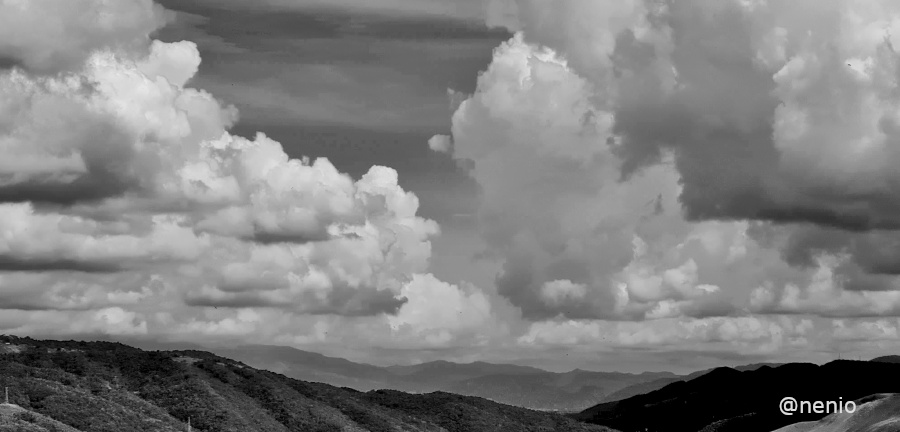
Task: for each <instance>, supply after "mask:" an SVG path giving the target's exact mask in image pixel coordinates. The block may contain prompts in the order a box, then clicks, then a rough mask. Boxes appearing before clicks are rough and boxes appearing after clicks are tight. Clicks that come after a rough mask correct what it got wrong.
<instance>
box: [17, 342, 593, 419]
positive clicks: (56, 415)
mask: <svg viewBox="0 0 900 432" xmlns="http://www.w3.org/2000/svg"><path fill="white" fill-rule="evenodd" d="M3 343H6V344H8V345H4V346H6V347H7V348H6V349H4V351H3V353H2V354H0V387H3V386H9V388H10V401H11V402H12V403H14V404H16V405H18V406H20V407H21V409H22V410H27V411H26V412H33V413H34V414H33V415H34V416H35V418H36V419H38V420H44V419H47V421H56V422H59V423H60V424H64V425H65V426H66V427H68V428H70V429H59V427H62V426H61V425H57V424H56V423H54V425H57V427H58V428H57V429H55V430H57V431H59V432H72V431H81V432H138V431H160V432H162V431H182V430H185V422H186V421H187V419H188V418H190V419H191V422H192V425H193V426H194V430H196V431H199V432H204V431H206V432H212V431H217V432H219V431H222V432H228V431H234V432H238V431H240V432H269V431H273V432H288V431H303V432H337V431H341V432H365V431H373V432H382V431H384V432H387V431H392V432H416V431H423V432H424V431H428V432H463V431H465V432H480V431H507V432H520V431H521V432H551V431H567V432H568V431H572V432H588V431H591V432H609V429H607V428H605V427H601V426H596V425H588V424H584V423H579V422H577V421H575V420H573V419H571V418H568V417H565V416H562V415H559V414H553V413H543V412H538V411H531V410H527V409H523V408H517V407H512V406H506V405H502V404H498V403H495V402H491V401H487V400H485V399H480V398H474V397H464V396H458V395H452V394H448V393H431V394H424V395H411V394H406V393H401V392H396V391H372V392H367V393H363V392H359V391H355V390H352V389H345V388H338V387H334V386H330V385H326V384H319V383H310V382H305V381H300V380H296V379H292V378H288V377H285V376H284V375H280V374H277V373H274V372H270V371H263V370H258V369H254V368H252V367H249V366H247V365H245V364H243V363H241V362H238V361H235V360H231V359H227V358H224V357H220V356H217V355H215V354H212V353H208V352H202V351H143V350H140V349H137V348H133V347H130V346H127V345H122V344H118V343H109V342H71V341H69V342H63V341H37V340H31V339H20V338H14V337H0V344H3ZM10 347H12V348H10ZM23 415H24V414H23ZM7 417H9V418H11V419H12V420H9V422H16V423H13V424H11V425H10V426H9V427H12V428H13V429H11V430H16V431H18V430H32V429H33V430H35V431H41V429H36V428H32V429H22V428H24V427H31V426H29V425H25V424H23V423H22V422H23V421H25V422H27V420H23V419H20V418H19V417H17V414H15V413H13V415H12V416H11V417H10V416H4V417H3V418H4V419H6V418H7ZM4 421H7V420H4ZM29 424H31V423H29ZM47 425H50V423H47ZM16 427H18V428H20V429H15V428H16ZM35 427H43V428H44V430H48V431H50V430H54V429H52V426H35Z"/></svg>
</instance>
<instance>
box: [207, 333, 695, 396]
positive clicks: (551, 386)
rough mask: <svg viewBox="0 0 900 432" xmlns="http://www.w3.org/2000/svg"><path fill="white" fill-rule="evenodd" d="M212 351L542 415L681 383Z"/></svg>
mask: <svg viewBox="0 0 900 432" xmlns="http://www.w3.org/2000/svg"><path fill="white" fill-rule="evenodd" d="M211 350H212V351H214V352H216V353H217V354H219V355H222V356H225V357H228V358H233V359H236V360H239V361H242V362H244V363H246V364H248V365H251V366H253V367H256V368H258V369H266V370H271V371H275V372H278V373H282V374H284V375H286V376H289V377H291V378H295V379H300V380H304V381H313V382H322V383H327V384H331V385H336V386H340V387H350V388H353V389H356V390H360V391H370V390H375V389H390V390H399V391H405V392H410V393H430V392H436V391H442V392H448V393H456V394H461V395H466V396H476V397H482V398H487V399H490V400H493V401H496V402H500V403H504V404H508V405H515V406H521V407H526V408H532V409H539V410H560V411H580V410H583V409H585V408H587V407H590V406H592V405H594V404H596V403H599V402H602V401H605V400H608V399H606V398H607V397H608V396H609V395H611V394H614V393H615V392H617V391H620V390H622V389H625V388H627V387H631V386H634V385H639V384H648V383H652V382H655V381H657V380H663V379H666V380H670V381H666V382H665V383H663V382H659V383H657V384H656V385H649V386H648V387H646V389H647V391H650V390H655V389H658V388H661V387H662V386H664V385H665V384H668V383H669V382H671V380H676V379H678V378H679V377H678V376H677V375H675V374H672V373H668V372H652V373H643V374H627V373H618V372H592V371H583V370H574V371H571V372H566V373H554V372H548V371H544V370H541V369H537V368H532V367H527V366H518V365H509V364H492V363H485V362H474V363H468V364H462V363H452V362H447V361H435V362H428V363H423V364H418V365H412V366H389V367H377V366H372V365H367V364H361V363H355V362H351V361H349V360H346V359H341V358H334V357H327V356H324V355H321V354H316V353H310V352H305V351H301V350H297V349H294V348H288V347H277V346H263V345H254V346H246V347H239V348H234V349H215V348H212V349H211Z"/></svg>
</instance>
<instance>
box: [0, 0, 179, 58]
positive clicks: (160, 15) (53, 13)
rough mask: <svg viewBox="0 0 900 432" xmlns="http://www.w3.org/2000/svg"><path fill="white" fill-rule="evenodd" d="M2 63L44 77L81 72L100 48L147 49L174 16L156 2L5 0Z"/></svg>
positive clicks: (0, 49) (0, 40)
mask: <svg viewBox="0 0 900 432" xmlns="http://www.w3.org/2000/svg"><path fill="white" fill-rule="evenodd" d="M0 7H2V8H3V11H4V13H3V15H2V16H0V58H7V59H12V60H14V61H16V62H21V64H22V65H24V66H25V67H26V68H28V69H30V70H34V71H39V72H57V71H59V70H66V69H69V68H77V67H79V66H80V65H81V62H82V61H83V60H84V59H85V58H87V57H89V56H90V55H91V54H92V53H93V52H94V51H95V50H96V49H100V48H116V49H124V50H134V49H138V50H140V49H143V48H145V45H146V43H147V42H148V35H149V34H150V33H151V32H153V31H154V30H156V29H158V28H160V27H162V26H163V25H164V24H165V23H166V21H167V20H168V19H169V15H168V14H167V13H166V11H165V10H164V9H163V8H162V7H161V6H159V5H157V4H155V3H153V1H152V0H123V1H116V2H99V1H95V0H72V1H70V0H34V1H21V0H3V2H2V3H0Z"/></svg>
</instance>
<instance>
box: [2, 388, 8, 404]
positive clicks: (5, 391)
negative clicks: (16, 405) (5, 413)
mask: <svg viewBox="0 0 900 432" xmlns="http://www.w3.org/2000/svg"><path fill="white" fill-rule="evenodd" d="M3 391H4V393H6V403H5V404H6V405H9V387H3Z"/></svg>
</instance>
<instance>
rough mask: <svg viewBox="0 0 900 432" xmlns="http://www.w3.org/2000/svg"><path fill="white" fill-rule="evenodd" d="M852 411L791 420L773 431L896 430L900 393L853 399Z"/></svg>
mask: <svg viewBox="0 0 900 432" xmlns="http://www.w3.org/2000/svg"><path fill="white" fill-rule="evenodd" d="M856 404H857V407H856V410H855V411H854V412H852V413H848V412H843V413H834V414H830V415H828V416H827V417H825V418H823V419H822V420H819V421H814V422H802V423H795V424H792V425H790V426H785V427H783V428H781V429H778V430H777V431H775V432H897V431H900V394H877V395H872V396H869V397H866V398H863V399H860V400H858V401H856Z"/></svg>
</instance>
